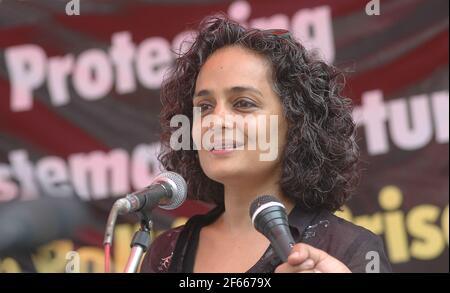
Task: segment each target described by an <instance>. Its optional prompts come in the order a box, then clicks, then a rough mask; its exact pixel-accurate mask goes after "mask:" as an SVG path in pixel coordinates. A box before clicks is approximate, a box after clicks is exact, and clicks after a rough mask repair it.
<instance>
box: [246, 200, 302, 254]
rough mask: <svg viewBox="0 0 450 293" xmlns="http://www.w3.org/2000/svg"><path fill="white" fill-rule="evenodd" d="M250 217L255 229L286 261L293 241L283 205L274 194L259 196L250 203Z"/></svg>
mask: <svg viewBox="0 0 450 293" xmlns="http://www.w3.org/2000/svg"><path fill="white" fill-rule="evenodd" d="M250 217H251V219H252V223H253V226H255V229H256V230H257V231H258V232H260V233H261V234H263V235H264V236H266V237H267V239H269V240H270V243H271V245H272V247H273V249H274V250H275V253H276V254H277V255H278V257H279V258H280V259H281V260H282V261H283V262H286V261H287V258H288V256H289V254H290V253H291V250H292V246H294V244H295V241H294V238H292V234H291V231H290V230H289V225H288V219H287V215H286V208H285V207H284V205H283V204H282V203H281V202H280V201H279V200H278V199H277V198H276V197H274V196H271V195H262V196H259V197H258V198H256V199H255V200H254V201H253V202H252V204H251V205H250Z"/></svg>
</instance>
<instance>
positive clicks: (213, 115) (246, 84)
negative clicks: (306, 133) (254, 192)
mask: <svg viewBox="0 0 450 293" xmlns="http://www.w3.org/2000/svg"><path fill="white" fill-rule="evenodd" d="M193 104H194V107H198V108H196V109H197V110H198V109H200V110H201V114H200V115H194V116H195V117H194V122H193V128H192V135H193V137H194V141H195V142H196V143H195V144H196V145H197V147H198V148H199V150H198V155H199V159H200V165H201V166H202V169H203V171H204V172H205V174H206V175H207V176H208V177H209V178H211V179H213V180H215V181H217V182H221V183H223V184H226V183H227V182H229V183H232V182H237V181H239V180H256V182H257V181H258V180H264V179H267V178H269V177H273V176H274V174H276V175H278V176H279V174H280V173H279V171H280V170H281V168H280V166H281V163H280V157H281V153H282V150H283V147H284V145H285V139H286V133H287V122H286V119H285V117H284V115H283V109H282V105H281V102H280V98H279V97H278V96H277V95H276V94H275V92H274V91H273V89H272V78H271V67H270V64H269V62H268V61H267V60H266V59H265V58H264V57H262V56H260V55H258V54H257V53H254V52H252V51H250V50H248V49H244V48H242V47H238V46H230V47H225V48H222V49H219V50H217V51H216V52H214V53H213V54H212V55H211V56H210V57H209V58H208V59H207V61H206V62H205V64H204V65H203V66H202V68H201V69H200V72H199V75H198V77H197V81H196V85H195V94H194V97H193ZM200 146H201V147H200ZM249 183H250V182H249Z"/></svg>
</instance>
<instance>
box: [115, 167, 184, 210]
mask: <svg viewBox="0 0 450 293" xmlns="http://www.w3.org/2000/svg"><path fill="white" fill-rule="evenodd" d="M186 193H187V185H186V181H185V180H184V179H183V177H181V176H180V175H179V174H177V173H175V172H165V173H162V174H160V175H158V176H157V177H156V178H155V179H154V180H153V182H152V184H150V186H148V187H146V188H144V189H142V190H138V191H136V192H133V193H131V194H128V195H127V196H126V197H124V198H121V199H119V200H117V201H116V203H115V205H118V206H119V210H118V212H119V214H126V213H132V212H137V211H140V210H143V209H146V210H149V209H153V208H155V207H156V206H159V207H160V208H162V209H166V210H173V209H176V208H177V207H179V206H180V205H181V204H182V203H183V202H184V201H185V200H186Z"/></svg>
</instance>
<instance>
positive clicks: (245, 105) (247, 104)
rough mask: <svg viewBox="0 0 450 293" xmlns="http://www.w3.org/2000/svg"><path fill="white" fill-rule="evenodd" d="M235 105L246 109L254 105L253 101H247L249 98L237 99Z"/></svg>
mask: <svg viewBox="0 0 450 293" xmlns="http://www.w3.org/2000/svg"><path fill="white" fill-rule="evenodd" d="M234 106H235V107H238V108H243V109H248V108H253V107H256V105H255V103H253V102H251V101H249V100H239V101H237V102H236V103H235V104H234Z"/></svg>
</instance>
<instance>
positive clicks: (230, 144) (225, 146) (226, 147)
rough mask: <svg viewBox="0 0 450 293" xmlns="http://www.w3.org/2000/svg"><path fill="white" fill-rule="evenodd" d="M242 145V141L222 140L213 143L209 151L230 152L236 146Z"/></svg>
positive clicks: (215, 152)
mask: <svg viewBox="0 0 450 293" xmlns="http://www.w3.org/2000/svg"><path fill="white" fill-rule="evenodd" d="M243 145H244V144H243V143H240V142H239V143H238V142H235V141H222V142H218V143H216V144H213V145H212V146H211V149H210V150H209V151H210V152H211V153H214V154H225V153H230V152H232V151H234V150H236V149H237V148H240V147H242V146H243Z"/></svg>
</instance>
